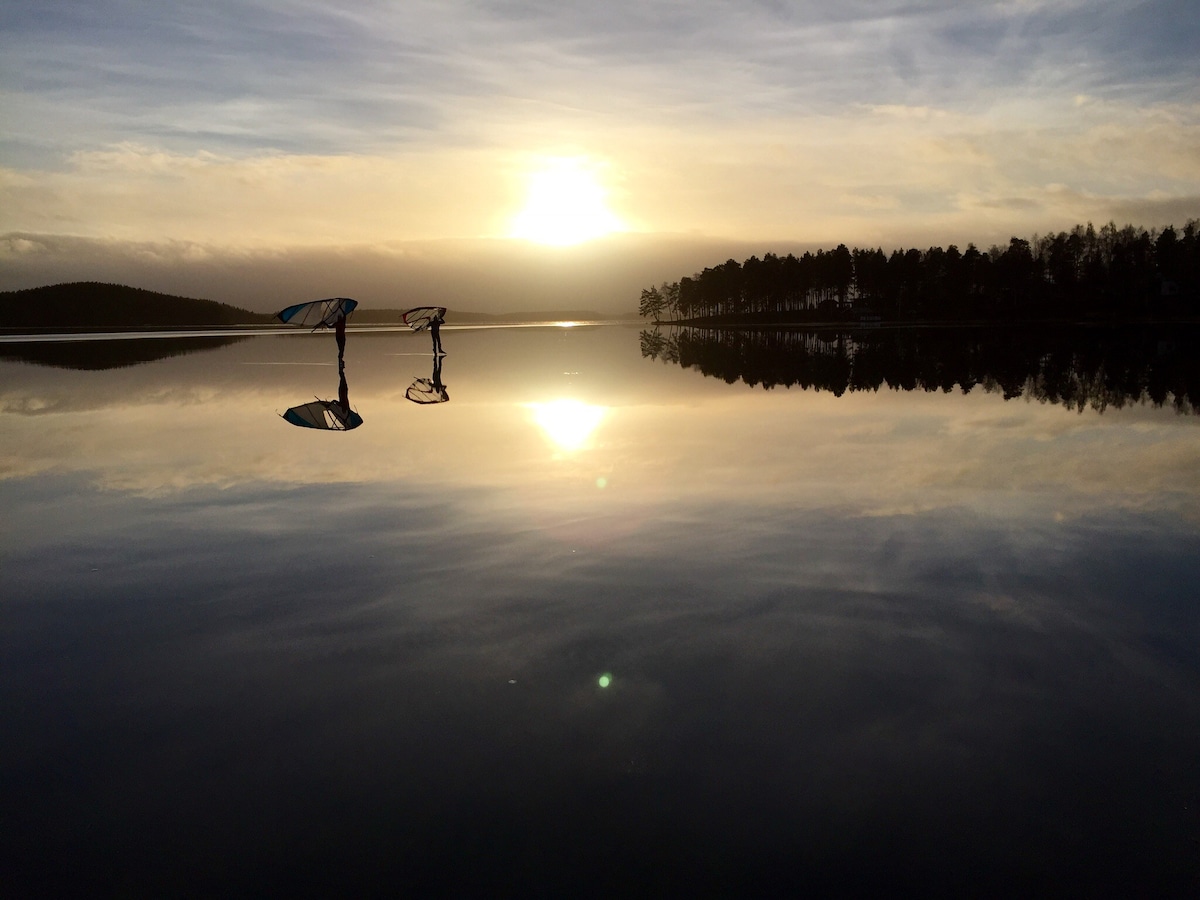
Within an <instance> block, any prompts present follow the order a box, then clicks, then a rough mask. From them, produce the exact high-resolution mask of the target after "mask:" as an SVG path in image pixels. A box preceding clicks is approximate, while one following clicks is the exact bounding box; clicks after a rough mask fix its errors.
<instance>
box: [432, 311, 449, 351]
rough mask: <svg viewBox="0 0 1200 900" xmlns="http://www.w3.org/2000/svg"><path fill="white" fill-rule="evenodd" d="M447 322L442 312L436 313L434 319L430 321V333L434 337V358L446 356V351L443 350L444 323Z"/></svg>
mask: <svg viewBox="0 0 1200 900" xmlns="http://www.w3.org/2000/svg"><path fill="white" fill-rule="evenodd" d="M445 321H446V320H445V319H444V318H442V314H441V313H440V312H438V313H435V314H434V316H433V318H431V319H430V320H429V333H430V334H431V335H433V354H434V356H445V355H446V351H445V350H443V349H442V334H441V332H442V323H443V322H445Z"/></svg>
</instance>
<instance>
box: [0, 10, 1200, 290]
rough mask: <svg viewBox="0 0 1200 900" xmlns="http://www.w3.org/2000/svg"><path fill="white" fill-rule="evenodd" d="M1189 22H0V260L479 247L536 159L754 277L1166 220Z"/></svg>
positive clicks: (45, 17)
mask: <svg viewBox="0 0 1200 900" xmlns="http://www.w3.org/2000/svg"><path fill="white" fill-rule="evenodd" d="M1186 12H1187V11H1186V10H1185V9H1183V7H1182V6H1180V5H1179V4H1175V3H1171V2H1167V0H1160V2H1152V3H1146V4H1142V5H1140V6H1138V7H1137V8H1136V9H1133V10H1129V9H1126V8H1125V6H1124V5H1123V4H1118V3H1112V2H1102V0H1088V2H1004V3H987V4H970V5H963V4H958V3H951V2H886V3H867V2H847V3H842V4H838V5H837V7H836V8H830V7H828V6H827V5H824V4H815V3H804V4H780V3H777V2H765V0H764V2H754V3H732V2H727V0H702V2H697V3H688V4H676V3H633V2H624V0H622V2H617V3H615V4H607V5H604V6H603V7H579V6H577V5H564V4H554V3H548V2H521V3H489V2H466V0H459V2H450V3H434V2H431V0H428V2H425V0H422V2H412V3H405V4H399V5H397V4H388V3H368V4H361V5H358V6H355V7H354V8H353V9H349V10H348V9H345V8H341V7H337V6H333V5H330V4H326V3H321V2H304V3H299V4H291V5H289V7H288V8H287V9H286V11H285V10H283V9H282V8H280V7H278V6H277V5H275V4H269V3H265V2H245V0H238V2H235V0H219V2H216V3H213V4H206V5H204V6H203V7H186V8H174V7H165V6H162V5H156V4H148V3H130V2H121V3H117V2H103V0H102V2H98V3H95V4H80V5H66V6H56V7H55V8H54V10H53V11H51V10H48V9H47V10H41V9H35V8H33V7H22V8H19V9H9V10H6V11H5V12H4V13H3V14H0V15H3V19H2V20H0V24H2V25H3V26H4V27H3V28H0V60H2V62H0V67H2V68H0V75H2V76H3V77H4V79H5V82H4V83H5V85H6V87H7V88H8V90H7V92H6V93H5V94H4V95H3V96H2V97H0V112H2V113H3V115H4V119H5V122H6V134H5V137H4V138H3V139H0V232H8V233H11V234H17V235H22V236H23V237H22V238H21V239H23V240H27V239H32V238H29V237H28V236H29V235H44V236H49V235H71V236H73V237H82V238H90V239H94V240H96V241H117V242H129V243H132V244H139V245H146V244H148V243H160V244H166V245H171V244H172V243H185V244H197V245H205V246H206V247H211V248H222V247H223V248H226V249H225V250H224V251H222V252H223V253H225V254H226V255H232V256H235V257H236V256H237V255H238V254H242V253H245V252H250V251H252V252H256V253H258V252H277V253H291V252H293V251H296V250H299V249H302V248H312V247H318V246H320V247H326V248H332V247H347V246H366V245H375V246H385V247H386V246H391V245H392V244H394V243H395V242H413V241H428V240H431V239H438V238H446V239H456V240H457V239H467V238H479V237H492V236H497V235H502V234H505V233H507V231H508V224H509V221H510V220H511V217H512V216H513V215H515V214H516V212H517V211H518V210H519V208H520V206H521V205H522V202H523V197H522V196H521V193H522V190H523V184H524V182H525V180H526V178H527V176H528V175H529V174H530V173H531V171H533V170H534V167H536V165H537V164H538V160H539V159H544V158H545V157H547V156H556V155H557V156H571V157H579V158H586V159H588V160H589V161H591V162H593V163H595V164H596V165H597V166H600V167H602V168H603V169H604V171H605V172H607V173H608V176H609V178H610V183H609V184H607V185H606V187H607V188H608V190H609V195H610V205H611V206H612V208H613V211H614V213H615V214H616V215H617V216H618V217H620V218H621V219H622V220H623V221H626V222H628V223H630V224H631V225H632V226H633V227H634V228H635V229H636V230H639V231H643V232H652V233H669V234H698V235H707V236H709V237H711V238H719V239H722V240H725V241H726V242H730V241H742V242H757V243H758V244H759V245H760V249H759V250H757V251H755V252H762V250H767V249H769V250H781V249H783V244H784V243H786V242H792V243H793V244H795V243H810V244H811V243H819V244H833V243H837V242H840V241H844V242H847V243H850V244H853V243H863V244H866V243H870V244H883V245H889V246H896V245H904V244H914V243H915V244H924V245H929V244H933V243H943V244H944V243H950V242H954V243H958V244H960V245H961V244H965V243H967V242H968V241H973V242H975V243H977V244H984V245H986V244H989V243H995V242H1004V241H1006V240H1007V239H1008V237H1009V236H1011V235H1012V234H1028V233H1031V232H1033V231H1042V232H1044V231H1047V230H1052V229H1062V228H1068V227H1070V226H1071V225H1073V224H1075V222H1076V221H1081V220H1085V219H1088V218H1092V219H1098V220H1099V219H1106V218H1109V217H1111V216H1113V215H1117V214H1118V213H1119V212H1120V211H1121V210H1126V209H1127V210H1129V212H1130V213H1131V214H1133V213H1136V212H1144V213H1145V214H1146V215H1147V216H1157V215H1165V214H1167V213H1170V214H1171V216H1170V218H1171V219H1172V220H1175V221H1180V220H1181V219H1182V218H1186V217H1187V214H1188V209H1189V204H1190V203H1191V200H1190V198H1194V197H1195V196H1197V194H1198V193H1200V151H1197V150H1196V148H1197V147H1200V94H1198V93H1197V90H1196V88H1195V84H1197V83H1200V64H1198V63H1197V62H1196V61H1195V60H1194V59H1193V58H1192V54H1191V53H1190V51H1189V48H1190V47H1192V46H1194V41H1192V42H1191V43H1189V39H1190V37H1193V36H1194V32H1195V31H1196V28H1197V26H1195V25H1194V24H1191V20H1192V19H1193V18H1194V17H1192V16H1189V15H1187V14H1186ZM1080 97H1086V98H1087V100H1086V102H1082V103H1080V102H1078V98H1080ZM1052 185H1053V186H1062V188H1059V187H1053V188H1051V187H1048V186H1052ZM1176 213H1179V214H1180V215H1175V214H1176ZM1142 224H1146V225H1162V224H1166V222H1165V221H1161V220H1160V219H1158V218H1152V219H1150V220H1145V221H1143V222H1142ZM95 246H98V245H95ZM114 246H115V245H114ZM171 252H174V251H171ZM709 262H711V261H705V264H708V263H709ZM679 274H682V273H680V272H675V271H671V270H667V269H665V268H664V271H663V272H662V274H661V276H660V277H657V278H655V279H654V280H661V279H662V278H675V277H678V275H679Z"/></svg>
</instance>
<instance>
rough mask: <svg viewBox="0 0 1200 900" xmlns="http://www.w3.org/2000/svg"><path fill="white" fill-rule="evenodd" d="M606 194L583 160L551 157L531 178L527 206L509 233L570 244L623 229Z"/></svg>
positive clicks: (554, 243)
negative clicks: (610, 207)
mask: <svg viewBox="0 0 1200 900" xmlns="http://www.w3.org/2000/svg"><path fill="white" fill-rule="evenodd" d="M606 194H607V192H606V191H605V189H604V188H603V187H602V186H601V184H600V182H599V181H598V178H597V175H596V173H595V172H594V171H593V170H592V169H590V168H588V167H587V166H586V165H585V164H584V163H582V162H581V161H579V160H573V159H556V160H552V161H550V162H549V163H548V164H547V165H546V167H545V168H544V169H542V170H540V171H538V172H535V173H534V174H533V175H531V176H530V177H529V186H528V192H527V195H526V199H525V206H524V208H523V209H522V210H521V211H520V212H519V213H518V214H517V216H516V218H514V219H513V222H512V229H511V231H510V232H509V236H510V237H514V238H521V239H524V240H529V241H534V242H535V243H538V244H550V245H554V246H567V245H570V244H579V243H582V242H583V241H588V240H591V239H593V238H597V237H602V236H603V235H606V234H611V233H613V232H614V231H623V230H624V227H625V226H624V223H622V222H621V220H620V219H619V218H617V216H616V215H615V214H614V213H613V211H612V210H610V209H609V208H608V201H607V196H606Z"/></svg>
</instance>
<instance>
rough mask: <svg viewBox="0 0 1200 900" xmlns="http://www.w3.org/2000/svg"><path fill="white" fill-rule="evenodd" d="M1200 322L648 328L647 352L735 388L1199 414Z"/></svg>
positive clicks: (643, 340)
mask: <svg viewBox="0 0 1200 900" xmlns="http://www.w3.org/2000/svg"><path fill="white" fill-rule="evenodd" d="M1198 349H1200V329H1198V328H1197V327H1195V326H1173V327H1170V328H1167V327H1152V326H1144V327H1134V328H1129V327H1126V328H1121V329H1116V328H1096V327H1092V328H1067V327H1060V328H1053V327H1039V328H1037V329H1026V328H1016V327H1014V328H861V329H856V330H845V331H843V330H829V329H820V330H812V329H794V328H793V329H788V328H689V327H683V328H678V327H669V328H667V329H665V330H664V329H658V328H656V329H653V330H644V331H643V332H642V333H641V352H642V356H643V357H648V358H651V359H662V360H664V361H665V362H670V363H676V364H678V365H680V366H682V367H683V368H685V369H687V368H696V369H698V370H699V371H700V372H702V373H703V374H704V375H706V376H712V377H715V378H720V379H722V380H724V381H725V382H727V383H729V384H733V383H735V382H737V381H742V382H744V383H745V384H747V385H749V386H751V387H754V386H758V385H761V386H762V387H764V388H767V389H770V388H774V387H792V386H797V387H800V388H812V389H815V390H818V391H822V390H824V391H831V392H833V393H834V394H835V395H836V396H841V395H842V394H843V393H845V392H847V391H878V390H879V389H880V388H882V387H889V388H893V389H898V390H905V391H914V390H923V391H951V390H953V389H955V388H959V389H961V390H962V391H963V393H966V392H968V391H970V390H971V389H972V388H974V387H976V386H980V387H982V388H983V389H984V390H985V391H990V392H997V393H1002V394H1003V395H1004V398H1005V399H1012V398H1015V397H1028V398H1031V399H1035V400H1039V401H1042V402H1049V403H1055V404H1062V405H1064V406H1067V407H1070V408H1074V409H1078V410H1083V409H1085V408H1088V407H1090V408H1092V409H1095V410H1097V411H1103V410H1104V409H1106V408H1108V407H1116V408H1121V407H1124V406H1126V405H1128V404H1131V403H1140V402H1149V403H1152V404H1153V405H1154V406H1164V405H1170V406H1173V407H1174V408H1175V409H1176V410H1177V411H1178V412H1181V413H1194V412H1197V411H1198V410H1200V355H1198V354H1197V350H1198Z"/></svg>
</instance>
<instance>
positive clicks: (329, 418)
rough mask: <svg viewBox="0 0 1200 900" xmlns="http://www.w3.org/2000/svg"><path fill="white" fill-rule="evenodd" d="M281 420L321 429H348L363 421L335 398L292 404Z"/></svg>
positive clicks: (303, 426) (302, 426)
mask: <svg viewBox="0 0 1200 900" xmlns="http://www.w3.org/2000/svg"><path fill="white" fill-rule="evenodd" d="M283 420H284V421H285V422H289V423H291V424H292V425H298V426H300V427H301V428H319V429H321V430H323V431H350V430H352V429H354V428H357V427H358V426H359V425H361V424H362V423H363V420H362V416H360V415H359V414H358V413H356V412H354V410H351V409H346V408H345V407H343V406H342V405H341V404H340V403H338V402H337V401H335V400H314V401H313V402H312V403H305V404H303V405H302V406H293V407H292V408H291V409H289V410H288V411H287V412H285V413H284V414H283Z"/></svg>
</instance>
